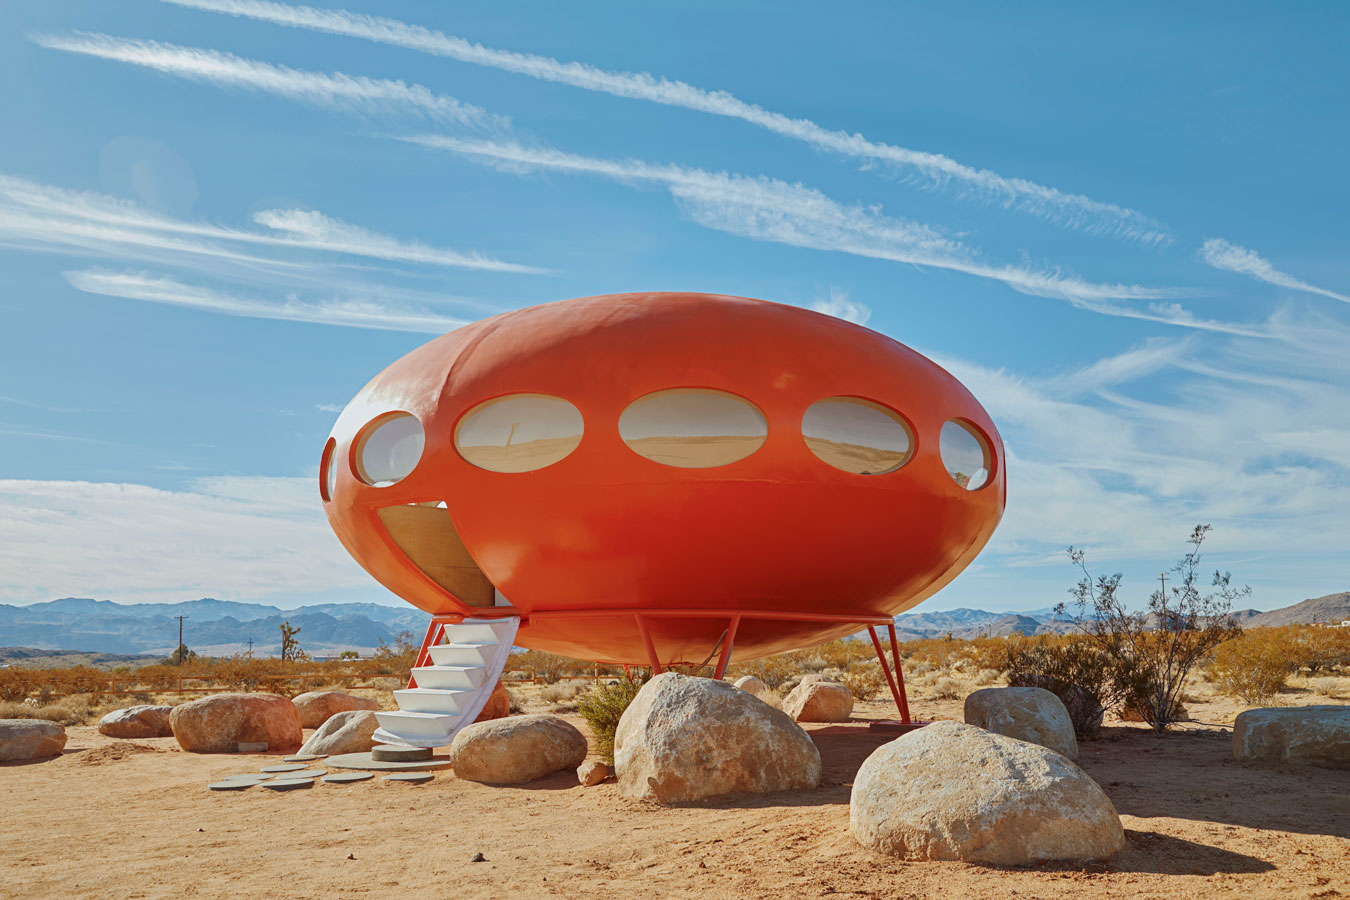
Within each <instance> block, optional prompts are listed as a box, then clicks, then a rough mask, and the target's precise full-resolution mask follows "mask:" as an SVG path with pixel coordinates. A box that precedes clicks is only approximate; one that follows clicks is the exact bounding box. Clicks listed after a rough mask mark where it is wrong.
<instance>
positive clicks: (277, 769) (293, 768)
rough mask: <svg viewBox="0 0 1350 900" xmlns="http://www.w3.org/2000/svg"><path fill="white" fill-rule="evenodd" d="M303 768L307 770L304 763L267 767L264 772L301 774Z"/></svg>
mask: <svg viewBox="0 0 1350 900" xmlns="http://www.w3.org/2000/svg"><path fill="white" fill-rule="evenodd" d="M303 768H305V764H304V763H285V764H282V765H277V766H265V767H263V771H264V772H273V773H281V772H299V771H300V770H301V769H303Z"/></svg>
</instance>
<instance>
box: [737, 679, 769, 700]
mask: <svg viewBox="0 0 1350 900" xmlns="http://www.w3.org/2000/svg"><path fill="white" fill-rule="evenodd" d="M736 687H738V688H740V689H741V690H743V691H745V692H746V693H748V694H754V695H755V696H756V697H758V696H759V695H760V694H762V693H764V692H765V691H766V690H768V687H767V686H766V685H765V684H764V682H762V681H760V680H759V679H758V678H756V677H755V676H753V675H742V676H741V677H740V678H737V679H736Z"/></svg>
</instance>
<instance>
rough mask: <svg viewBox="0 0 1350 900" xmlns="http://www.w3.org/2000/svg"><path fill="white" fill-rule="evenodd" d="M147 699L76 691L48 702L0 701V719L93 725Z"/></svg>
mask: <svg viewBox="0 0 1350 900" xmlns="http://www.w3.org/2000/svg"><path fill="white" fill-rule="evenodd" d="M148 700H149V698H148V697H146V698H145V699H132V698H128V697H119V698H109V697H97V696H93V695H90V694H75V695H72V696H70V697H62V698H61V699H60V700H53V701H51V702H50V703H42V702H40V701H37V700H23V701H17V702H16V701H13V700H6V701H0V719H44V720H46V721H48V722H56V723H57V724H58V725H93V724H94V723H96V722H97V721H98V720H99V719H101V718H103V716H105V715H106V714H108V713H110V712H112V711H113V710H114V709H121V708H122V707H125V706H136V705H138V704H140V703H145V702H148Z"/></svg>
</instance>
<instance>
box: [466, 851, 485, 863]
mask: <svg viewBox="0 0 1350 900" xmlns="http://www.w3.org/2000/svg"><path fill="white" fill-rule="evenodd" d="M469 862H487V857H486V856H484V855H483V854H481V853H475V854H474V855H473V856H470V857H469Z"/></svg>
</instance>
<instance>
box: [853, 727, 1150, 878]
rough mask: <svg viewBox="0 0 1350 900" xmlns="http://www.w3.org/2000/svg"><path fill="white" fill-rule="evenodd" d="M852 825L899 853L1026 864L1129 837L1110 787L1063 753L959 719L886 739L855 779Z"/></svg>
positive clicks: (869, 841) (1111, 846) (867, 841)
mask: <svg viewBox="0 0 1350 900" xmlns="http://www.w3.org/2000/svg"><path fill="white" fill-rule="evenodd" d="M849 830H850V831H851V832H852V834H853V836H854V838H856V839H857V840H858V842H859V843H861V844H862V845H863V846H865V847H870V848H871V849H873V850H877V851H880V852H882V853H887V854H890V855H892V856H898V857H900V858H902V859H956V860H962V861H965V862H978V863H985V864H989V865H1004V866H1024V865H1030V864H1032V863H1036V862H1041V861H1043V860H1051V859H1102V858H1105V857H1107V856H1110V855H1112V854H1114V853H1116V852H1118V851H1120V850H1121V849H1122V848H1124V846H1125V832H1124V829H1122V828H1121V825H1120V816H1118V815H1117V814H1116V810H1115V807H1114V806H1112V805H1111V801H1110V799H1109V798H1108V797H1107V796H1106V793H1105V792H1104V791H1102V789H1101V788H1100V787H1098V785H1097V783H1096V782H1095V781H1093V780H1092V779H1091V778H1089V777H1088V776H1087V774H1085V773H1084V772H1083V770H1082V769H1080V768H1078V767H1077V766H1075V765H1074V764H1073V763H1072V762H1070V761H1069V760H1068V759H1067V758H1065V757H1064V756H1063V755H1062V754H1060V753H1056V752H1055V751H1053V750H1050V749H1048V748H1046V747H1042V746H1040V745H1038V744H1030V743H1027V742H1026V741H1019V740H1015V739H1013V738H1010V737H1004V736H1003V735H1001V734H994V733H993V732H990V731H985V730H984V729H982V728H976V727H975V726H974V725H965V724H962V723H960V722H935V723H933V724H932V725H928V726H927V727H925V728H921V729H919V730H917V731H912V732H910V733H909V734H905V735H902V736H900V737H898V738H896V739H895V740H894V741H891V742H890V743H889V744H884V745H882V746H881V747H879V748H878V749H877V750H876V751H874V752H873V753H872V755H871V756H869V757H868V758H867V759H866V761H864V762H863V764H862V767H861V768H859V770H858V774H857V776H856V777H855V778H854V781H853V793H852V796H851V798H850V800H849Z"/></svg>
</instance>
